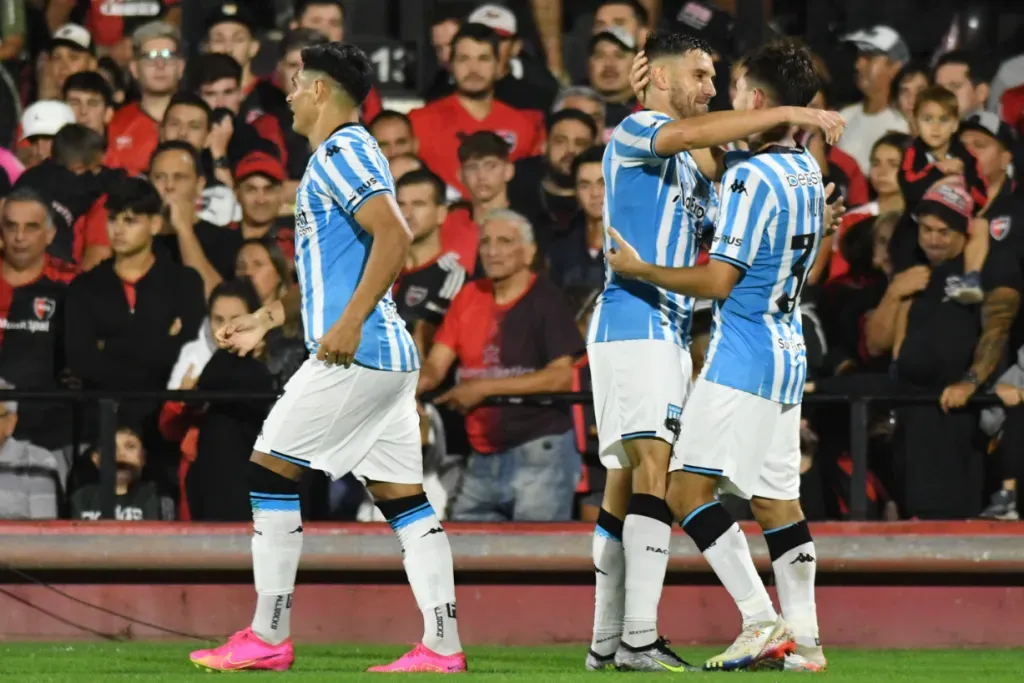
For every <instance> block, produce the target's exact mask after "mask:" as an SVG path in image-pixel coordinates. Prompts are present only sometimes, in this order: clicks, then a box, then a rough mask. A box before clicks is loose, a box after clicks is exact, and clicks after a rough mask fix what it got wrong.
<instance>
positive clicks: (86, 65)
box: [43, 24, 96, 96]
mask: <svg viewBox="0 0 1024 683" xmlns="http://www.w3.org/2000/svg"><path fill="white" fill-rule="evenodd" d="M50 46H51V47H50V58H49V60H48V64H47V66H48V67H49V71H50V76H51V77H52V81H50V82H49V83H47V86H48V87H52V88H53V92H52V93H51V92H46V93H43V94H46V95H48V96H59V95H60V93H62V92H63V91H64V84H65V82H66V81H67V80H68V78H70V77H71V76H73V75H75V74H77V73H81V72H82V71H94V70H95V69H96V54H95V48H94V47H93V43H92V36H91V35H90V34H89V32H88V31H87V30H85V27H83V26H79V25H78V24H65V25H64V26H61V27H60V28H59V29H57V30H56V31H54V33H53V38H52V39H51V40H50Z"/></svg>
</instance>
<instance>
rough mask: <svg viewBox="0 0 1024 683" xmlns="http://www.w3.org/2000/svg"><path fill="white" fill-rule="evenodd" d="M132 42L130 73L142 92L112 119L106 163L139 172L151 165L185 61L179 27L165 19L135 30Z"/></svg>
mask: <svg viewBox="0 0 1024 683" xmlns="http://www.w3.org/2000/svg"><path fill="white" fill-rule="evenodd" d="M132 44H133V46H134V47H133V49H134V51H135V56H134V57H133V59H132V63H131V72H132V75H133V76H134V77H135V79H136V80H137V81H138V83H139V89H140V90H141V91H142V94H141V97H140V98H139V101H138V102H134V103H132V104H129V105H128V106H126V107H123V108H122V109H120V110H119V111H118V112H117V114H115V115H114V120H113V121H111V122H110V126H109V127H108V129H107V159H106V165H107V166H110V167H112V168H123V169H125V170H126V171H127V172H128V173H129V174H132V175H137V174H140V173H143V172H144V171H146V170H147V169H148V168H149V158H150V156H151V155H152V154H153V150H155V149H156V146H157V143H158V142H159V138H160V133H159V130H158V126H159V122H160V121H162V120H163V118H164V114H165V113H166V112H167V107H168V105H169V104H170V102H171V97H172V96H173V95H174V93H175V92H177V90H178V83H179V82H180V81H181V76H182V72H183V70H184V61H183V60H182V59H181V57H180V55H179V54H178V50H179V46H180V39H179V37H178V31H177V29H175V28H174V27H173V26H171V25H170V24H166V23H164V22H162V21H154V22H150V23H148V24H145V25H143V26H140V27H139V28H138V29H136V31H135V33H134V34H132Z"/></svg>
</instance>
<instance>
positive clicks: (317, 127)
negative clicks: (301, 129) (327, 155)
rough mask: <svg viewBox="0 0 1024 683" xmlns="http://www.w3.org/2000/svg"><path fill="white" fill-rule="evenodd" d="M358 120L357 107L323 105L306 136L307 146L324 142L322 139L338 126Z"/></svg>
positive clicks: (315, 146)
mask: <svg viewBox="0 0 1024 683" xmlns="http://www.w3.org/2000/svg"><path fill="white" fill-rule="evenodd" d="M358 122H359V109H358V108H357V107H353V108H352V109H348V110H345V109H340V108H338V107H332V106H329V105H328V106H324V107H323V108H322V109H321V110H320V116H319V117H318V118H317V120H316V123H314V124H313V128H312V130H311V131H310V132H309V135H307V136H306V138H307V139H308V140H309V146H310V147H312V148H313V149H316V148H317V147H319V146H320V145H322V144H323V143H324V140H326V139H327V138H329V137H330V136H331V133H333V132H334V131H335V130H337V129H338V127H339V126H343V125H344V124H346V123H358Z"/></svg>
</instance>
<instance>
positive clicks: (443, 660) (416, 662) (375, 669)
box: [367, 643, 468, 674]
mask: <svg viewBox="0 0 1024 683" xmlns="http://www.w3.org/2000/svg"><path fill="white" fill-rule="evenodd" d="M367 671H369V672H372V673H414V672H421V673H437V674H461V673H465V672H466V671H468V669H467V667H466V655H465V654H463V653H462V652H460V653H458V654H455V655H439V654H437V653H436V652H434V651H433V650H428V649H427V648H426V647H425V646H424V645H423V643H420V644H418V645H417V646H416V647H414V648H413V649H411V650H409V651H408V652H406V653H405V654H404V655H402V656H401V657H399V658H398V659H396V660H395V661H393V662H391V663H390V664H381V665H380V666H371V667H370V668H369V669H367Z"/></svg>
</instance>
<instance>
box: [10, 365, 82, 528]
mask: <svg viewBox="0 0 1024 683" xmlns="http://www.w3.org/2000/svg"><path fill="white" fill-rule="evenodd" d="M13 388H14V386H13V385H11V384H9V383H8V382H7V381H6V380H3V379H0V389H13ZM17 425H18V404H17V403H15V402H14V401H3V402H0V519H58V518H60V517H61V511H62V510H63V508H64V505H63V499H64V487H65V486H66V484H67V480H68V470H69V469H70V468H69V466H68V461H67V458H65V457H64V455H63V454H62V453H60V452H56V451H48V450H46V449H45V448H40V447H39V446H36V445H33V444H31V443H29V442H28V441H23V440H19V439H15V438H14V434H15V431H16V428H17Z"/></svg>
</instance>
